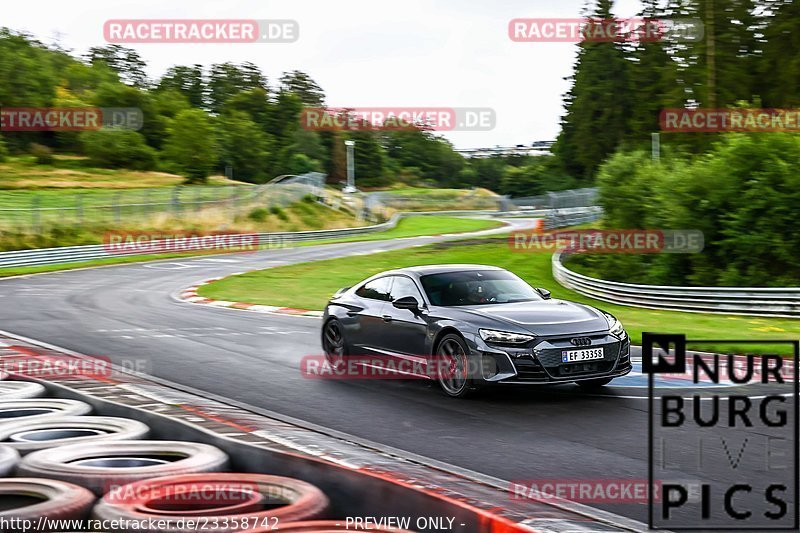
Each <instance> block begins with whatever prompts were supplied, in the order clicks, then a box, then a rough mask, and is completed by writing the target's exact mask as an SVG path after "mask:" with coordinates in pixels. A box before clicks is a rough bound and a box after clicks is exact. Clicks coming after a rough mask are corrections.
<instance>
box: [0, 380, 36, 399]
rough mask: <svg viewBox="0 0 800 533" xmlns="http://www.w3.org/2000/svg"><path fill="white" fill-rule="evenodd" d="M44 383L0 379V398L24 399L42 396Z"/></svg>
mask: <svg viewBox="0 0 800 533" xmlns="http://www.w3.org/2000/svg"><path fill="white" fill-rule="evenodd" d="M45 392H46V389H45V388H44V385H40V384H39V383H34V382H32V381H7V380H2V381H0V400H24V399H27V398H38V397H39V396H44V394H45Z"/></svg>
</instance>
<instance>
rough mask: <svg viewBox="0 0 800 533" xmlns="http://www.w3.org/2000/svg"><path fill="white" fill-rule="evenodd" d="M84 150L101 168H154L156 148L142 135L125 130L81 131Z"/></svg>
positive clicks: (90, 159) (92, 161)
mask: <svg viewBox="0 0 800 533" xmlns="http://www.w3.org/2000/svg"><path fill="white" fill-rule="evenodd" d="M80 142H81V144H82V146H83V152H84V153H85V154H86V155H87V156H89V161H90V162H91V163H92V164H93V165H96V166H98V167H106V168H130V169H134V170H152V169H154V168H155V167H156V151H155V150H153V149H152V148H151V147H149V146H147V143H145V141H144V137H142V135H141V134H139V133H137V132H135V131H132V130H126V129H119V128H104V129H100V130H94V131H84V132H82V133H81V134H80Z"/></svg>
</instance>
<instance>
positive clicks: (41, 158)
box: [28, 143, 55, 165]
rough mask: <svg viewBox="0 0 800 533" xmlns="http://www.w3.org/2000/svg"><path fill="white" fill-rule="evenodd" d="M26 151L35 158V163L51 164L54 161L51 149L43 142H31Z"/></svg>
mask: <svg viewBox="0 0 800 533" xmlns="http://www.w3.org/2000/svg"><path fill="white" fill-rule="evenodd" d="M28 152H29V153H30V154H31V155H32V156H34V157H35V158H36V163H37V164H39V165H52V164H53V161H55V158H54V157H53V150H51V149H50V147H48V146H45V145H43V144H39V143H31V145H30V146H29V147H28Z"/></svg>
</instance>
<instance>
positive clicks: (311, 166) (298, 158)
mask: <svg viewBox="0 0 800 533" xmlns="http://www.w3.org/2000/svg"><path fill="white" fill-rule="evenodd" d="M320 170H321V166H320V164H319V161H317V160H316V159H311V158H310V157H308V156H307V155H305V154H293V155H292V156H291V158H290V159H289V174H295V175H300V174H306V173H308V172H319V171H320Z"/></svg>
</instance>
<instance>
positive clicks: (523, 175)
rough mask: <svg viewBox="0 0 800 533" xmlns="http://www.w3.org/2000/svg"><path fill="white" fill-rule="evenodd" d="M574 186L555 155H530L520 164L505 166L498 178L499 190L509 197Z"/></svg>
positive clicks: (534, 194) (532, 194)
mask: <svg viewBox="0 0 800 533" xmlns="http://www.w3.org/2000/svg"><path fill="white" fill-rule="evenodd" d="M575 186H576V182H575V180H573V179H572V178H570V177H569V176H568V175H567V174H566V173H565V172H564V170H563V169H562V168H561V167H560V165H559V161H558V160H557V159H556V158H555V157H547V156H541V157H532V158H529V160H528V161H526V162H525V164H523V165H520V166H507V167H505V169H504V170H503V175H502V178H501V179H500V187H499V192H500V193H501V194H506V195H509V196H511V197H515V196H517V197H519V196H536V195H539V194H544V193H546V192H548V191H559V190H563V189H569V188H572V187H575Z"/></svg>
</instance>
